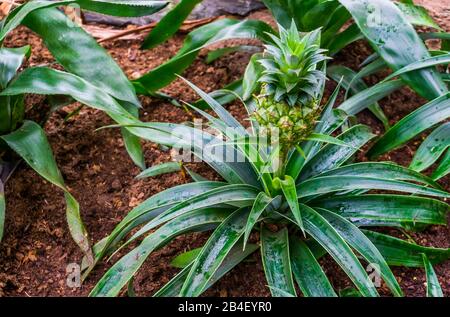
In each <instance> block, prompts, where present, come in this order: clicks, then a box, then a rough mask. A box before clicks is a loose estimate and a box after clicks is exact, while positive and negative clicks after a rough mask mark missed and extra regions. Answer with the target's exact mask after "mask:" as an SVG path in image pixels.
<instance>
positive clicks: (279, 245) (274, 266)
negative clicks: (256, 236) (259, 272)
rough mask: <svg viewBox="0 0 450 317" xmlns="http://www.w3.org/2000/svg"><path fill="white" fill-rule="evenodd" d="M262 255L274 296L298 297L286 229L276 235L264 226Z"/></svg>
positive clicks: (262, 230)
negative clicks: (288, 295) (287, 295)
mask: <svg viewBox="0 0 450 317" xmlns="http://www.w3.org/2000/svg"><path fill="white" fill-rule="evenodd" d="M261 255H262V262H263V265H264V272H265V274H266V280H267V282H268V286H269V288H270V292H271V293H272V296H274V297H284V296H286V294H290V295H291V296H296V292H295V287H294V280H293V279H292V271H291V260H290V257H289V236H288V231H287V229H286V228H283V229H281V230H280V231H278V232H276V233H274V232H271V231H269V230H267V229H266V228H265V227H264V226H263V227H262V229H261ZM279 290H281V291H279Z"/></svg>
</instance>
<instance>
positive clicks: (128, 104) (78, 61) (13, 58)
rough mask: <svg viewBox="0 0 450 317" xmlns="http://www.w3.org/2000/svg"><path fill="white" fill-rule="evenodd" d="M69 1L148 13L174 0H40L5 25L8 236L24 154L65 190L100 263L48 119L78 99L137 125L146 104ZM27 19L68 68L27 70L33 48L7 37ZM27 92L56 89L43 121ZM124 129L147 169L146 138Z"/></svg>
mask: <svg viewBox="0 0 450 317" xmlns="http://www.w3.org/2000/svg"><path fill="white" fill-rule="evenodd" d="M67 5H77V6H79V7H81V8H83V9H86V10H90V11H96V12H100V13H103V14H109V15H116V16H141V15H149V14H153V13H155V12H157V11H159V10H161V9H162V8H164V7H165V6H166V5H167V2H166V1H134V0H123V1H115V0H102V1H97V0H89V1H87V0H71V1H44V0H35V1H28V2H26V3H24V4H22V5H19V6H17V7H16V8H14V9H13V10H12V11H11V12H10V14H9V15H8V16H7V17H5V18H4V19H3V20H2V21H1V23H0V239H1V238H2V236H3V232H4V221H5V210H6V202H5V196H4V187H5V183H6V181H7V180H8V178H9V177H10V176H11V174H12V172H13V171H14V170H15V168H16V166H17V165H18V163H19V162H20V159H22V160H23V161H25V162H26V163H27V164H28V165H29V166H30V167H32V168H33V169H34V170H35V171H36V172H37V173H38V174H40V175H41V176H42V177H43V178H45V179H46V180H47V181H49V182H50V183H52V184H54V185H56V186H57V187H59V188H60V189H62V190H63V191H64V193H65V199H66V203H67V222H68V226H69V229H70V232H71V235H72V237H73V239H74V241H75V242H76V243H77V244H78V245H79V247H80V248H81V249H82V251H83V252H84V253H85V254H86V256H87V258H88V259H89V260H90V263H91V264H92V263H93V256H92V252H91V248H90V242H89V238H88V234H87V232H86V230H85V228H84V225H83V222H82V220H81V216H80V210H79V205H78V203H77V201H76V200H75V198H74V197H73V196H72V195H71V194H70V192H69V190H68V188H67V187H66V185H65V184H64V180H63V177H62V175H61V173H60V172H59V170H58V168H57V165H56V162H55V159H54V157H53V154H52V150H51V147H50V145H49V143H48V141H47V138H46V135H45V131H44V130H43V128H42V125H43V124H44V123H45V120H46V119H47V117H48V115H49V114H50V113H51V112H52V111H54V110H56V109H58V108H59V107H61V106H63V105H67V104H70V103H71V102H74V101H79V102H81V103H82V104H83V105H88V106H91V107H94V108H96V109H100V110H102V111H105V112H106V113H107V114H108V115H110V116H111V117H112V118H113V119H114V120H115V121H117V122H119V123H125V122H128V123H132V122H134V121H135V120H137V114H138V109H139V107H140V103H139V100H138V99H137V96H136V92H135V90H134V87H133V85H132V84H131V83H130V81H129V80H128V78H127V77H126V76H125V74H124V73H123V72H122V70H121V69H120V67H119V66H118V65H117V64H116V63H115V61H114V60H113V59H112V58H111V57H110V56H109V55H108V54H107V52H106V51H105V50H104V49H103V48H102V47H101V46H100V45H98V44H97V42H96V40H95V39H94V38H92V37H91V36H90V35H89V34H87V33H86V32H85V31H84V30H83V29H82V28H81V27H79V26H78V25H76V24H74V23H73V22H72V21H71V20H70V19H69V18H68V17H67V16H66V15H64V14H63V13H62V12H61V11H59V10H58V9H57V8H56V7H59V6H67ZM21 24H22V25H24V26H26V27H28V28H30V29H31V30H32V31H34V32H35V33H36V34H38V35H39V36H40V37H41V38H42V39H43V41H44V44H45V45H46V47H47V48H48V49H49V51H50V52H51V53H52V55H53V57H54V58H55V60H56V62H57V63H58V64H59V65H60V66H62V67H63V68H64V70H65V72H62V71H57V70H54V69H51V68H48V67H33V68H27V69H25V70H23V67H22V64H23V63H24V61H25V60H26V58H27V57H28V56H29V54H30V47H28V46H27V47H21V48H6V47H4V43H3V42H4V40H5V38H6V37H7V36H8V35H9V34H10V33H11V32H12V31H13V30H14V29H15V28H16V27H18V26H19V25H21ZM25 94H42V95H50V97H49V98H48V103H49V105H50V106H51V107H49V108H50V111H49V112H48V113H44V111H41V113H42V114H43V115H42V118H40V119H39V120H37V121H39V122H34V121H30V120H25V119H26V117H27V113H26V109H25V105H24V96H25ZM54 95H55V96H54ZM58 96H59V97H58ZM61 96H69V97H71V98H66V97H62V98H61ZM122 132H123V137H124V141H125V145H126V147H127V150H128V152H129V153H130V156H131V158H132V159H133V161H134V162H135V163H136V164H137V165H139V166H140V167H141V168H143V169H144V168H145V164H144V160H143V155H142V150H141V148H140V143H139V142H140V141H139V138H138V137H136V136H135V135H133V134H131V133H130V132H129V131H128V129H123V130H122Z"/></svg>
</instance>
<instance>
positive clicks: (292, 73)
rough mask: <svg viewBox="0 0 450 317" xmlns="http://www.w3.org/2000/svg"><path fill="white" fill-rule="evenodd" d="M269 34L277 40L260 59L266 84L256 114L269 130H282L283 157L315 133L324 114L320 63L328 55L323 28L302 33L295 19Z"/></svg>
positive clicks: (323, 75)
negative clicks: (321, 30) (323, 41)
mask: <svg viewBox="0 0 450 317" xmlns="http://www.w3.org/2000/svg"><path fill="white" fill-rule="evenodd" d="M268 35H269V36H270V38H271V39H272V41H273V43H271V44H267V45H265V52H264V55H263V58H261V59H260V60H259V61H258V62H259V63H260V64H261V66H262V68H263V71H262V72H261V77H260V78H259V82H260V83H261V84H262V85H261V91H260V94H259V95H258V96H256V97H255V100H256V111H255V112H254V114H253V117H254V119H256V121H257V122H258V124H259V125H260V126H261V127H262V128H265V129H266V131H273V130H274V129H276V130H277V131H278V141H279V144H280V156H281V159H283V158H285V156H286V155H287V151H288V150H289V149H291V148H292V147H293V146H295V145H296V144H299V143H300V142H301V141H302V140H305V138H307V137H308V136H309V135H310V134H311V133H312V131H313V129H314V126H315V124H316V121H317V119H318V117H319V116H320V113H321V110H322V109H321V105H320V95H321V92H322V83H323V81H324V79H325V73H324V72H323V71H322V70H320V69H319V67H318V65H320V63H321V62H324V61H326V60H327V59H328V57H327V56H326V55H325V54H324V53H325V52H326V50H324V49H321V48H320V30H315V31H313V32H310V33H306V34H303V35H302V34H300V32H299V31H298V30H297V26H296V25H295V22H292V24H291V27H290V28H289V29H285V28H283V27H282V26H281V25H279V37H277V36H276V35H274V34H268Z"/></svg>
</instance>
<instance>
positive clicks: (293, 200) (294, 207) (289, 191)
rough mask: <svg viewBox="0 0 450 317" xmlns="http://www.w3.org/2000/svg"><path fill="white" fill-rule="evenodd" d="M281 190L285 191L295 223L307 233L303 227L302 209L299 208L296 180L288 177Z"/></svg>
mask: <svg viewBox="0 0 450 317" xmlns="http://www.w3.org/2000/svg"><path fill="white" fill-rule="evenodd" d="M280 185H281V190H282V191H283V194H284V197H285V198H286V201H287V203H288V204H289V208H290V209H291V212H292V214H293V215H294V218H295V221H296V222H297V224H298V226H299V228H300V229H301V230H302V231H303V232H305V229H304V227H303V220H302V214H301V212H300V207H299V206H298V198H297V191H296V188H295V180H294V179H293V178H292V177H291V176H289V175H286V176H285V178H284V180H281V181H280Z"/></svg>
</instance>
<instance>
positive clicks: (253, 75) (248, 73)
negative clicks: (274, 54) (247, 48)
mask: <svg viewBox="0 0 450 317" xmlns="http://www.w3.org/2000/svg"><path fill="white" fill-rule="evenodd" d="M261 57H262V54H253V56H252V57H251V58H250V61H249V63H248V65H247V68H246V69H245V73H244V79H243V80H242V86H243V89H244V92H243V94H242V99H244V100H247V99H250V97H251V96H252V94H253V92H254V91H256V90H257V88H258V86H259V85H260V82H259V81H258V79H259V78H260V77H261V73H262V71H263V67H262V65H261V63H259V62H258V60H259V59H261Z"/></svg>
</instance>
